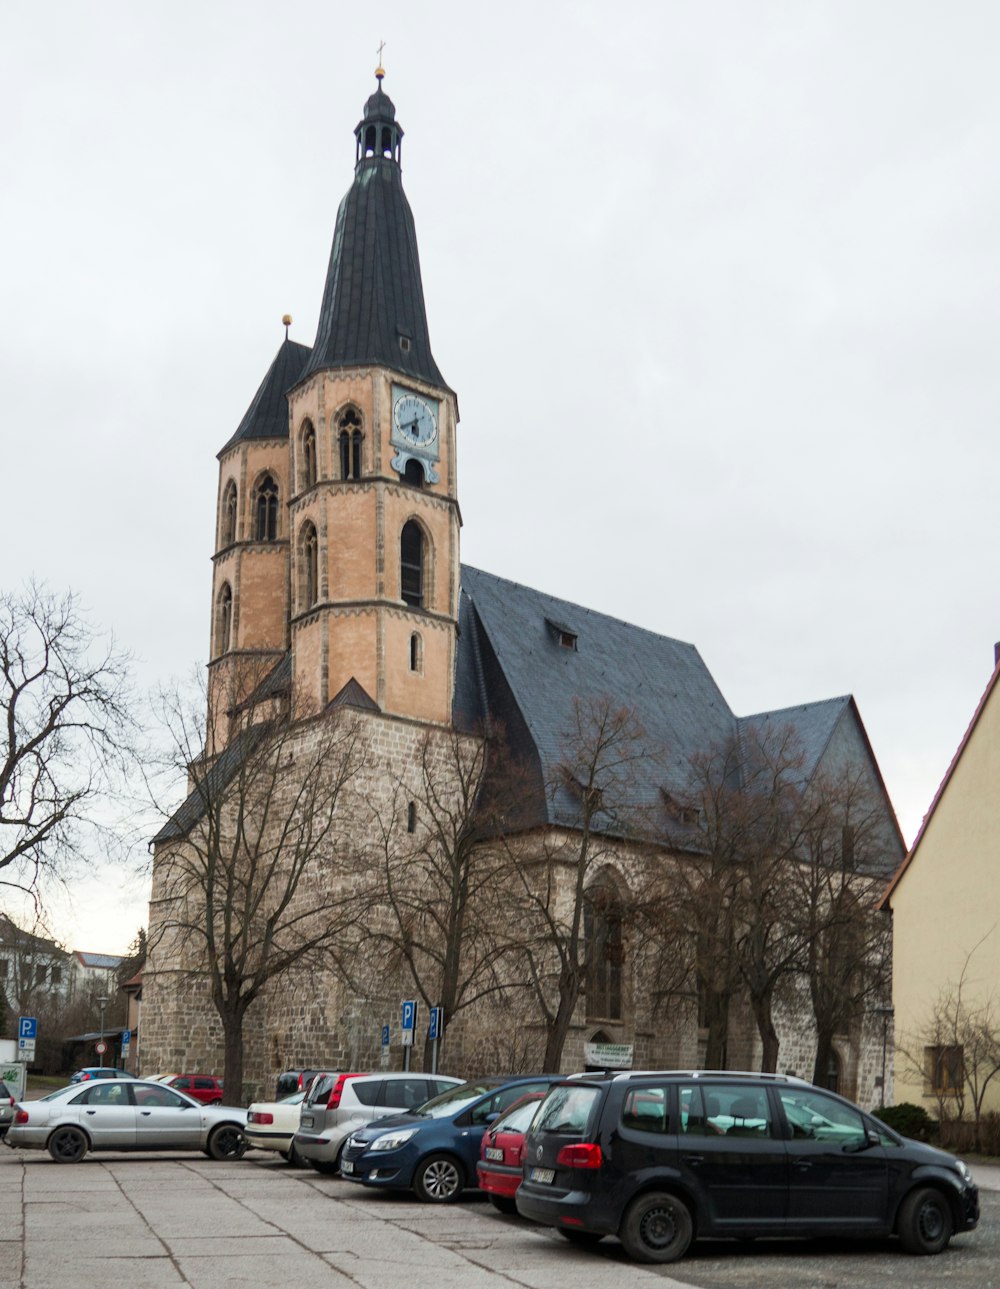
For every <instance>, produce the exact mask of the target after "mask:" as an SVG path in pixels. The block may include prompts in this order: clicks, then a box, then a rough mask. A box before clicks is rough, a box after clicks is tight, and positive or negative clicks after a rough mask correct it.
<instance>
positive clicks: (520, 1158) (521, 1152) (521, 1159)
mask: <svg viewBox="0 0 1000 1289" xmlns="http://www.w3.org/2000/svg"><path fill="white" fill-rule="evenodd" d="M526 1146H527V1141H526V1140H522V1141H521V1146H520V1149H519V1150H518V1152H517V1162H518V1163H519V1164H523V1163H524V1154H525V1147H526Z"/></svg>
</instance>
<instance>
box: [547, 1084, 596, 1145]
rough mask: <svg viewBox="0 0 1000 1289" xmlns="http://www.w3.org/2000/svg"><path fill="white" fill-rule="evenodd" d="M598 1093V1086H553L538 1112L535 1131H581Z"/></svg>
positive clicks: (584, 1126)
mask: <svg viewBox="0 0 1000 1289" xmlns="http://www.w3.org/2000/svg"><path fill="white" fill-rule="evenodd" d="M600 1095H601V1090H600V1088H588V1087H581V1086H580V1085H579V1084H573V1085H572V1086H570V1085H568V1084H563V1085H561V1086H560V1087H557V1088H553V1089H552V1091H551V1092H550V1093H549V1095H548V1096H547V1097H546V1098H545V1101H544V1103H543V1105H542V1108H541V1110H540V1111H539V1113H538V1119H537V1121H536V1122H535V1124H534V1130H535V1132H566V1133H582V1132H583V1131H584V1129H585V1128H586V1126H587V1120H588V1119H589V1118H590V1112H591V1110H592V1109H593V1108H594V1104H595V1103H596V1102H597V1101H598V1100H599V1098H600Z"/></svg>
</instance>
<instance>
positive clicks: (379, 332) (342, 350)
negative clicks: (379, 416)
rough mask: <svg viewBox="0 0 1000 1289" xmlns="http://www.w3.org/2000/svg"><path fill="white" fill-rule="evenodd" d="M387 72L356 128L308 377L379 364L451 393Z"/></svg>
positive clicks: (306, 370) (305, 374) (307, 372)
mask: <svg viewBox="0 0 1000 1289" xmlns="http://www.w3.org/2000/svg"><path fill="white" fill-rule="evenodd" d="M379 73H381V74H379ZM384 74H385V73H384V72H382V69H381V67H380V68H379V71H378V72H377V73H376V75H377V77H378V86H377V88H376V90H375V93H374V94H372V95H371V97H370V98H369V99H368V101H367V103H366V104H365V107H364V113H363V115H362V118H361V120H360V121H359V122H358V124H357V126H356V127H355V130H354V137H355V140H356V145H357V146H356V155H355V169H354V183H353V184H352V185H351V187H350V189H349V190H348V192H347V195H346V196H345V197H344V199H343V201H342V202H341V203H340V209H339V211H338V212H337V224H336V228H335V230H334V234H333V247H332V249H331V252H330V265H329V268H328V269H327V275H326V287H325V289H324V292H323V304H322V307H321V309H320V317H319V326H318V328H317V330H316V343H315V345H314V346H313V351H312V355H311V357H310V359H309V362H308V364H307V366H306V369H305V371H304V372H303V373H302V375H303V378H305V377H306V376H309V375H311V374H312V373H313V372H316V371H322V370H324V369H326V368H332V367H358V366H379V367H388V368H390V369H391V370H393V371H397V372H400V373H401V374H403V375H408V376H414V377H417V378H418V379H421V380H424V381H427V382H428V383H429V384H431V385H437V386H439V387H441V388H444V389H446V388H447V386H446V385H445V381H444V377H443V376H442V375H441V372H440V370H439V369H438V366H437V363H436V362H435V361H434V356H433V354H432V353H431V345H430V336H429V333H428V330H427V314H426V310H425V308H424V292H423V286H422V283H421V279H420V259H419V256H418V254H417V234H416V229H415V227H414V223H413V214H412V212H411V211H410V205H409V202H408V201H407V200H406V194H405V193H404V192H403V181H402V171H401V167H400V153H401V148H402V140H403V130H402V127H401V126H400V125H399V123H398V122H397V120H396V108H395V106H394V104H393V102H392V99H390V98H389V96H388V94H386V93H385V91H384V90H383V89H382V76H383V75H384Z"/></svg>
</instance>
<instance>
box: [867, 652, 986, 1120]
mask: <svg viewBox="0 0 1000 1289" xmlns="http://www.w3.org/2000/svg"><path fill="white" fill-rule="evenodd" d="M997 658H998V660H1000V646H998V649H997ZM998 783H1000V662H998V665H997V666H995V668H994V671H993V675H992V676H991V677H990V681H989V684H988V685H987V687H986V692H985V693H984V694H983V696H982V698H981V700H980V702H979V706H978V707H977V708H976V711H975V714H974V716H973V718H972V721H971V723H970V725H969V728H968V729H967V730H966V732H965V736H964V738H963V739H962V742H961V743H960V745H959V748H958V751H957V752H956V753H955V755H954V757H953V758H952V762H951V765H950V766H949V767H948V771H947V773H946V774H945V776H944V779H943V781H942V783H941V786H940V787H939V788H938V790H937V794H936V795H935V797H934V800H933V801H932V802H931V807H930V810H929V811H928V812H927V815H926V817H925V819H924V822H923V824H922V826H921V828H920V831H919V833H918V834H917V837H916V840H915V841H914V843H913V846H912V848H911V850H910V853H909V854H908V855H907V856H906V858H905V859H904V860H903V862H902V864H901V865H900V866H899V869H898V870H897V872H896V874H895V876H894V877H893V879H892V881H891V882H890V884H889V887H888V889H887V891H886V894H885V896H884V897H883V901H882V904H883V907H888V908H890V909H891V910H892V919H893V953H894V957H893V1006H894V1009H895V1017H894V1025H895V1035H896V1071H895V1074H896V1083H895V1094H896V1095H895V1099H896V1102H897V1103H901V1102H904V1101H909V1102H912V1103H914V1104H916V1105H922V1106H924V1107H925V1108H926V1109H927V1110H928V1112H929V1113H930V1114H932V1115H935V1116H936V1115H937V1113H938V1111H939V1108H940V1104H941V1102H942V1099H944V1098H948V1097H949V1096H953V1095H954V1091H955V1089H954V1087H953V1085H954V1083H955V1081H956V1079H958V1078H960V1073H961V1069H962V1060H963V1053H962V1051H961V1048H962V1043H961V1042H960V1041H959V1040H960V1038H961V1035H960V1034H958V1033H957V1032H954V1031H953V1032H951V1033H950V1034H949V1033H948V1032H947V1029H946V1028H942V1029H940V1030H939V1031H938V1032H937V1033H934V1032H932V1013H933V1012H934V1009H935V1007H936V1005H937V1004H938V1003H939V1001H940V1000H941V999H942V998H943V997H945V996H947V995H951V996H952V997H954V996H955V994H956V993H957V990H958V987H959V985H960V984H961V995H962V1000H963V1003H964V1009H963V1010H964V1011H965V1012H966V1014H972V1013H975V1012H978V1011H979V1010H980V1009H982V1007H983V1006H984V1005H985V1004H987V1003H988V1002H989V1001H990V999H995V1000H996V1002H997V1012H996V1016H995V1022H994V1023H995V1026H996V1027H997V1028H1000V988H998V984H1000V885H998V883H997V857H998V854H1000V798H998V796H997V784H998ZM984 1108H986V1109H994V1110H1000V1083H996V1084H995V1086H991V1087H990V1088H989V1089H988V1091H987V1100H986V1102H985V1105H984Z"/></svg>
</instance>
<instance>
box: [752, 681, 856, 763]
mask: <svg viewBox="0 0 1000 1289" xmlns="http://www.w3.org/2000/svg"><path fill="white" fill-rule="evenodd" d="M850 706H851V696H850V694H845V695H843V696H842V697H840V698H825V699H822V700H820V701H819V702H817V703H802V704H800V706H798V707H782V708H779V709H778V710H777V711H773V712H757V713H756V714H755V715H753V716H741V717H740V718H739V719H738V721H737V732H738V734H739V735H740V737H741V740H742V738H743V736H744V735H745V734H746V733H748V732H750V731H753V732H754V733H756V735H757V736H758V738H761V737H762V736H764V735H765V734H766V731H767V729H768V727H769V726H770V727H771V728H772V729H781V728H784V727H787V726H791V728H792V729H793V730H794V731H795V735H796V739H797V741H798V745H799V750H800V751H801V753H802V757H803V762H802V778H803V780H808V779H809V778H810V777H811V776H812V774H813V773H814V772H815V770H816V767H817V766H818V765H819V763H820V761H821V760H822V757H823V753H824V752H825V751H826V749H827V748H828V747H829V745H830V740H831V739H832V738H833V732H834V730H835V729H836V727H837V723H838V721H839V720H840V718H841V717H842V716H843V715H844V713H845V712H846V711H848V710H849V709H850Z"/></svg>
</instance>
